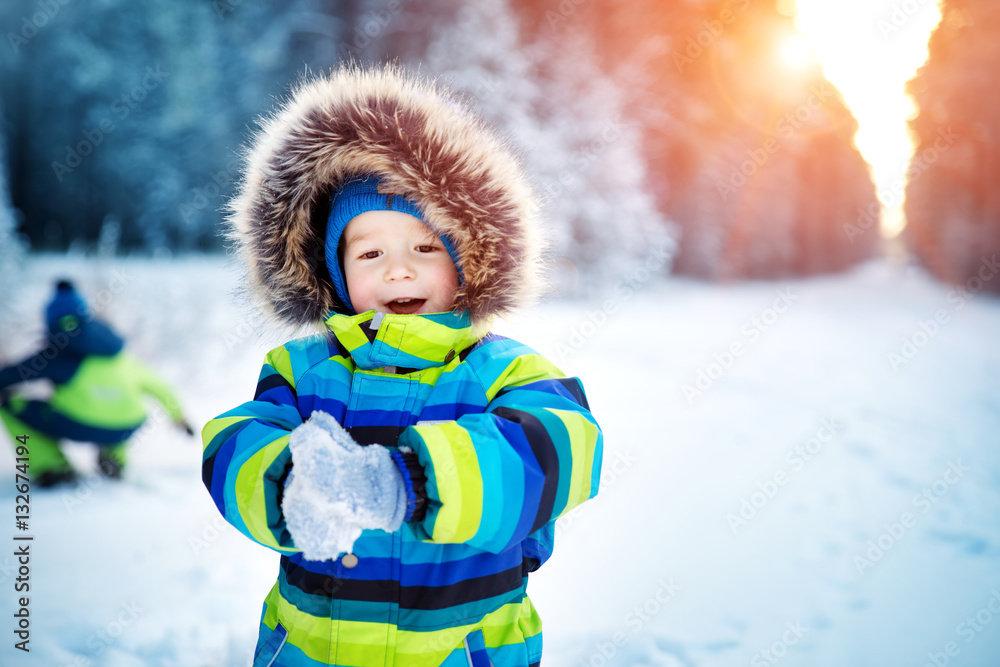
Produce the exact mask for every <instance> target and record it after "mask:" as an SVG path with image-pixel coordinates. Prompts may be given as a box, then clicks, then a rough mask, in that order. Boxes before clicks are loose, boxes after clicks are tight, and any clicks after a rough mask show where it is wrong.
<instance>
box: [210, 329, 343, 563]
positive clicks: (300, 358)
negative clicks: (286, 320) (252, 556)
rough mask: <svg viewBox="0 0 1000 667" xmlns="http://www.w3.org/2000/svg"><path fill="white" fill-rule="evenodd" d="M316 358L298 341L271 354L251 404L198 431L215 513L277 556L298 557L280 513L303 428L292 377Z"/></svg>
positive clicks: (323, 347)
mask: <svg viewBox="0 0 1000 667" xmlns="http://www.w3.org/2000/svg"><path fill="white" fill-rule="evenodd" d="M319 347H320V348H322V350H324V351H326V350H327V349H328V348H327V346H326V345H320V346H319ZM317 354H318V352H317V346H315V345H313V346H311V347H310V346H307V345H303V344H301V342H300V341H293V342H292V343H288V344H287V345H283V346H281V347H278V348H275V349H274V350H272V351H271V352H269V353H268V355H267V357H266V358H265V361H264V366H263V368H262V369H261V372H260V377H259V379H258V382H257V390H256V392H255V394H254V400H252V401H249V402H247V403H244V404H243V405H240V406H239V407H237V408H234V409H233V410H230V411H228V412H226V413H224V414H222V415H220V416H218V417H216V418H215V419H213V420H212V421H210V422H208V424H206V425H205V428H204V429H203V430H202V440H203V442H204V445H205V449H204V453H203V458H202V479H203V481H204V483H205V486H206V487H207V488H208V490H209V492H210V493H211V495H212V500H213V501H215V504H216V506H217V507H218V508H219V511H220V512H222V515H223V516H224V517H225V518H226V520H227V521H228V522H229V523H231V524H232V525H233V526H235V527H236V528H237V529H239V530H240V532H242V533H243V534H244V535H246V536H247V537H249V538H250V539H252V540H254V541H256V542H259V543H260V544H263V545H264V546H266V547H270V548H272V549H274V550H276V551H279V552H281V553H291V552H294V551H297V549H296V548H295V546H294V544H293V542H292V538H291V535H290V534H289V532H288V529H287V527H286V525H285V519H284V516H283V515H282V512H281V493H282V489H283V487H284V479H285V477H286V475H287V473H288V470H289V469H290V467H291V463H292V459H291V451H290V450H289V448H288V440H289V437H290V434H291V432H292V429H294V428H295V427H296V426H299V425H300V424H302V423H303V418H302V416H301V414H300V412H299V407H298V396H297V392H296V373H297V372H301V370H303V369H304V368H305V367H308V366H309V365H312V363H315V362H316V361H318V358H317V359H313V358H312V357H314V356H316V355H317ZM327 356H328V355H327ZM323 358H325V357H323ZM294 369H300V370H299V371H296V370H294ZM348 386H350V385H349V383H348Z"/></svg>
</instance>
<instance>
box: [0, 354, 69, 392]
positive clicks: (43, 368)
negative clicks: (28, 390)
mask: <svg viewBox="0 0 1000 667" xmlns="http://www.w3.org/2000/svg"><path fill="white" fill-rule="evenodd" d="M79 365H80V362H79V360H74V361H72V362H71V361H67V360H66V359H65V358H64V357H63V356H62V355H60V354H58V352H56V353H55V354H50V353H49V349H48V348H46V349H45V350H42V351H41V352H38V353H36V354H33V355H31V356H30V357H28V358H27V359H24V360H22V361H21V362H20V363H18V364H15V365H13V366H7V367H6V368H3V369H0V389H6V388H7V387H11V386H13V385H16V384H21V383H22V382H30V381H31V380H39V379H45V380H51V381H53V382H60V381H61V382H65V381H66V380H68V379H69V378H70V377H72V375H73V373H74V372H75V371H76V368H77V367H78V366H79Z"/></svg>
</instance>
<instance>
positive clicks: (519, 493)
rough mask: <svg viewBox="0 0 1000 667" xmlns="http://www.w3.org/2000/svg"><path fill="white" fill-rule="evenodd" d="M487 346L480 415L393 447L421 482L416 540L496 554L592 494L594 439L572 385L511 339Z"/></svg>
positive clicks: (596, 460) (417, 431)
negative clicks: (416, 470)
mask: <svg viewBox="0 0 1000 667" xmlns="http://www.w3.org/2000/svg"><path fill="white" fill-rule="evenodd" d="M488 345H489V347H490V348H491V349H490V350H489V351H487V352H486V356H488V357H489V358H488V360H487V361H485V362H484V363H483V364H482V366H481V367H480V368H478V370H477V374H478V376H479V380H480V382H481V384H482V385H483V388H484V389H485V390H486V396H487V400H488V401H489V403H488V405H487V406H486V409H485V411H484V412H483V413H475V414H467V415H464V416H462V417H460V418H459V419H458V420H456V421H447V422H441V423H435V424H417V425H416V426H411V427H409V428H407V429H406V430H405V431H403V433H402V434H401V436H400V440H399V444H400V446H401V449H402V451H405V448H407V447H409V448H411V449H412V453H410V454H406V455H405V456H406V457H407V458H410V459H411V461H412V460H413V459H416V461H417V462H418V463H419V468H420V469H422V472H423V475H424V476H425V477H426V480H423V479H421V480H420V484H419V485H414V486H416V487H417V488H415V489H414V492H415V495H418V496H422V497H419V498H418V501H417V503H416V505H417V506H418V507H419V506H421V505H424V512H425V513H424V515H423V516H420V514H419V513H417V514H414V515H413V516H412V517H411V519H413V520H414V521H416V522H417V523H416V529H417V532H418V535H419V536H420V537H421V538H422V539H424V540H427V541H431V542H445V543H465V544H468V545H470V546H474V547H477V548H480V549H484V550H486V551H491V552H495V553H497V552H500V551H503V550H504V549H506V548H507V547H509V546H511V545H513V544H516V543H519V542H521V541H523V540H525V538H527V537H528V536H529V535H530V534H532V533H534V532H535V531H537V530H540V529H542V528H544V527H546V525H547V524H548V523H549V522H551V521H553V520H555V519H557V518H558V517H560V516H561V515H563V514H564V513H566V512H567V511H569V510H571V509H572V508H573V507H575V506H577V505H579V504H580V503H582V502H584V501H585V500H587V499H589V498H592V497H594V496H595V495H596V494H597V489H598V484H599V479H600V470H601V455H602V449H603V436H602V434H601V430H600V428H599V427H598V425H597V422H596V421H595V420H594V417H593V415H591V413H590V409H589V406H588V404H587V399H586V396H585V395H584V392H583V387H582V385H581V384H580V381H579V380H578V379H576V378H567V377H566V376H565V375H564V374H563V373H562V372H561V371H560V370H559V369H558V368H556V367H555V366H554V365H553V364H552V363H551V362H549V361H548V360H547V359H545V358H544V357H542V356H540V355H538V354H536V353H534V352H533V351H532V350H530V349H528V348H526V347H524V346H523V345H520V344H519V343H515V342H514V341H511V340H508V339H501V340H500V341H494V342H491V343H489V344H488ZM469 361H471V359H469V360H467V361H466V363H468V362H469ZM410 467H411V469H412V468H413V466H412V465H411V466H410ZM410 477H413V475H412V474H411V475H410ZM420 487H423V488H420Z"/></svg>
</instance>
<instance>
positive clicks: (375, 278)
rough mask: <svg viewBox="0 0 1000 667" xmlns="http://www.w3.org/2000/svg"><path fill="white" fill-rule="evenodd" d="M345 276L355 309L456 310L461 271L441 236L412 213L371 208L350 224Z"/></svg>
mask: <svg viewBox="0 0 1000 667" xmlns="http://www.w3.org/2000/svg"><path fill="white" fill-rule="evenodd" d="M343 239H344V240H343V243H344V279H345V280H346V281H347V291H348V293H349V294H350V296H351V303H352V304H353V305H354V310H355V312H358V313H363V312H365V311H368V310H375V311H378V312H380V313H441V312H445V311H449V310H452V308H453V304H454V301H455V292H456V290H458V271H457V270H456V269H455V264H454V263H452V261H451V256H450V255H449V254H448V251H447V249H445V247H444V243H442V242H441V239H440V238H439V237H438V235H437V234H435V233H434V232H433V231H431V229H430V227H428V226H427V225H425V224H424V223H422V222H421V221H420V220H418V219H416V218H414V217H413V216H412V215H407V214H406V213H400V212H399V211H388V210H387V211H368V212H366V213H362V214H361V215H359V216H357V217H356V218H354V219H353V220H351V222H350V223H348V225H347V227H346V228H345V229H344V236H343Z"/></svg>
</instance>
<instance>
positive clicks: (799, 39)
mask: <svg viewBox="0 0 1000 667" xmlns="http://www.w3.org/2000/svg"><path fill="white" fill-rule="evenodd" d="M778 55H779V57H780V58H781V62H782V63H783V64H784V65H785V67H787V68H789V69H792V70H798V71H802V70H806V69H808V68H809V66H810V65H812V64H813V62H814V61H815V58H814V56H813V53H812V50H811V49H810V48H809V43H808V42H807V41H806V39H805V37H803V36H802V35H801V34H794V35H789V36H788V37H786V38H785V39H783V40H782V41H781V43H780V45H779V47H778Z"/></svg>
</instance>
